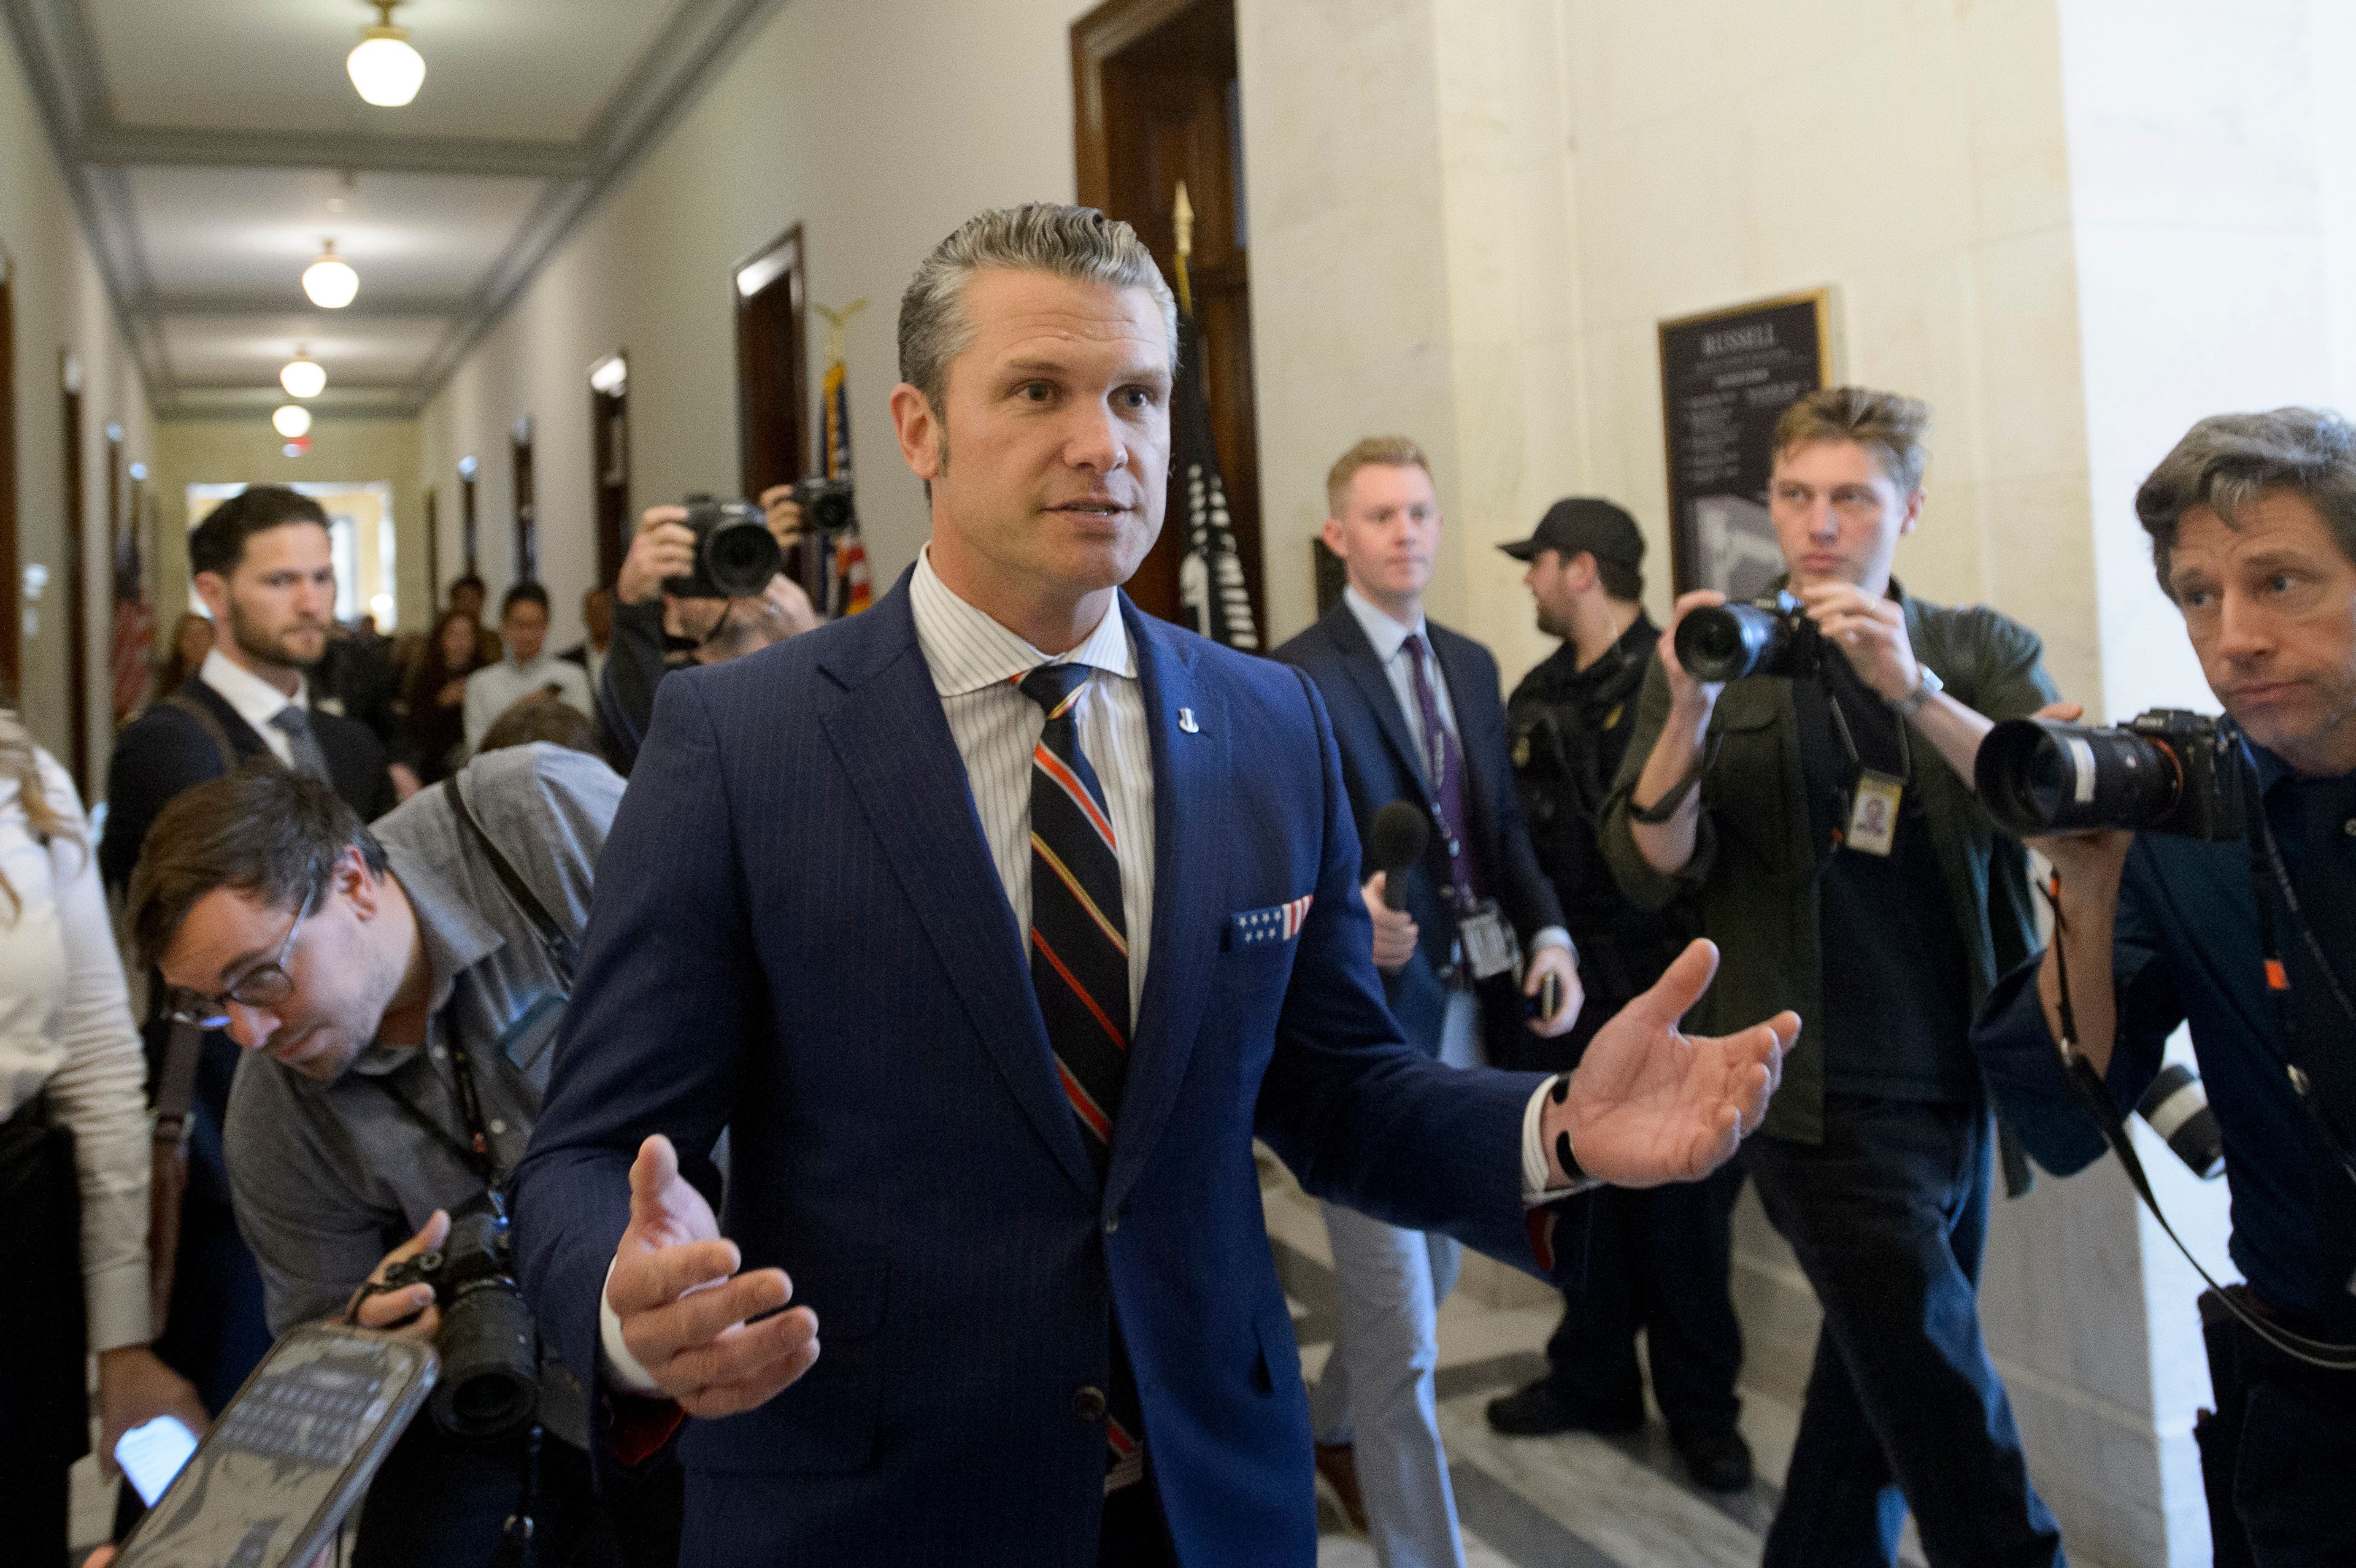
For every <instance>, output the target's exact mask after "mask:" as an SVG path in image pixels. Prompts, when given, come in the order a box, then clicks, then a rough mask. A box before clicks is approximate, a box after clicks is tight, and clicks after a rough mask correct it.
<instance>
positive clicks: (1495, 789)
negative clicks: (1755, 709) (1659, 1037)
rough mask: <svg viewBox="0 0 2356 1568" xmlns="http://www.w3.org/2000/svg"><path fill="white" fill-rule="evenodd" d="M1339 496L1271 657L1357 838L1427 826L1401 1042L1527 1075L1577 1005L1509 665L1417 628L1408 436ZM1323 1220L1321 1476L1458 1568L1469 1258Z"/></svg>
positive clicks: (1376, 907)
mask: <svg viewBox="0 0 2356 1568" xmlns="http://www.w3.org/2000/svg"><path fill="white" fill-rule="evenodd" d="M1325 496H1326V519H1325V528H1324V539H1325V546H1326V548H1327V549H1331V550H1332V551H1333V553H1334V555H1335V556H1336V557H1338V558H1340V560H1341V561H1342V564H1343V567H1344V571H1345V572H1346V573H1347V575H1348V579H1349V583H1348V586H1347V587H1346V588H1344V590H1343V594H1342V600H1341V603H1337V604H1335V605H1334V606H1333V609H1332V610H1331V611H1329V612H1328V613H1326V615H1325V617H1324V618H1323V620H1321V621H1319V622H1318V623H1317V624H1315V625H1313V626H1312V627H1310V628H1309V630H1307V631H1305V632H1303V633H1301V635H1299V636H1297V637H1295V638H1293V639H1292V640H1291V641H1290V642H1289V643H1287V644H1285V645H1283V646H1282V647H1280V648H1279V649H1277V650H1276V656H1277V657H1278V658H1280V659H1281V660H1283V661H1284V662H1285V663H1287V664H1290V665H1295V666H1297V667H1300V669H1301V671H1302V672H1303V673H1304V674H1306V675H1307V676H1308V677H1309V678H1310V679H1311V680H1312V681H1314V682H1315V683H1316V686H1317V691H1318V695H1319V696H1320V697H1322V698H1323V699H1324V701H1325V710H1326V712H1327V713H1328V714H1329V715H1330V716H1331V718H1332V720H1333V740H1334V743H1335V744H1336V746H1337V747H1338V748H1339V749H1340V752H1341V755H1342V782H1343V784H1344V786H1345V788H1346V789H1347V791H1348V793H1349V805H1350V815H1351V816H1352V818H1353V820H1354V822H1355V826H1356V828H1357V833H1358V837H1360V839H1361V840H1364V839H1365V837H1366V835H1367V830H1368V827H1369V826H1370V825H1371V824H1372V823H1373V821H1374V817H1375V814H1376V812H1378V811H1380V810H1381V809H1382V808H1383V807H1384V806H1386V805H1389V804H1390V803H1391V802H1393V801H1406V802H1407V803H1408V804H1409V805H1413V806H1414V807H1415V808H1416V810H1417V811H1419V812H1420V813H1422V814H1423V815H1424V816H1427V817H1428V818H1429V819H1430V823H1431V834H1430V838H1429V839H1428V840H1427V841H1426V845H1425V850H1424V854H1423V857H1422V859H1421V860H1420V862H1419V863H1418V864H1416V865H1413V866H1410V867H1408V868H1406V869H1405V871H1404V872H1403V873H1402V875H1403V882H1402V886H1401V887H1400V888H1399V889H1398V890H1395V892H1396V893H1397V894H1398V895H1403V896H1401V897H1400V899H1399V902H1400V907H1399V908H1397V909H1392V908H1389V907H1387V900H1386V897H1385V891H1386V890H1385V880H1386V873H1385V872H1383V871H1380V870H1373V874H1372V876H1371V877H1369V879H1368V880H1367V882H1366V886H1365V891H1364V895H1363V896H1364V897H1365V902H1366V908H1367V911H1368V912H1369V913H1370V914H1371V915H1372V917H1373V920H1374V923H1375V961H1376V966H1377V967H1378V968H1380V969H1381V971H1382V974H1383V991H1384V995H1385V997H1387V999H1388V1001H1389V1003H1390V1008H1391V1014H1392V1016H1393V1017H1394V1018H1396V1019H1398V1026H1399V1032H1400V1033H1401V1035H1402V1036H1404V1037H1405V1038H1406V1040H1408V1043H1410V1044H1412V1045H1415V1046H1418V1047H1420V1048H1421V1049H1422V1050H1423V1051H1426V1052H1428V1053H1430V1055H1433V1056H1436V1057H1438V1058H1439V1059H1440V1061H1443V1062H1445V1063H1447V1064H1448V1065H1450V1066H1451V1067H1470V1066H1473V1065H1476V1064H1478V1063H1481V1062H1483V1061H1485V1060H1488V1059H1489V1058H1490V1057H1491V1056H1492V1055H1493V1054H1494V1057H1495V1059H1496V1060H1497V1061H1499V1063H1500V1064H1501V1065H1503V1064H1509V1063H1510V1064H1515V1065H1518V1064H1519V1060H1518V1058H1517V1057H1516V1056H1515V1055H1514V1054H1512V1053H1513V1052H1514V1051H1515V1046H1516V1044H1517V1039H1516V1037H1519V1038H1520V1039H1521V1040H1526V1039H1527V1037H1528V1035H1530V1034H1532V1033H1535V1034H1537V1035H1540V1036H1544V1037H1548V1038H1551V1037H1553V1036H1557V1035H1560V1034H1562V1033H1564V1032H1565V1031H1566V1030H1568V1029H1569V1028H1570V1027H1571V1024H1572V1022H1573V1021H1574V1020H1575V1019H1577V1018H1578V1016H1579V1010H1580V989H1579V965H1578V961H1577V957H1576V955H1574V954H1573V953H1572V951H1571V944H1570V937H1569V933H1566V932H1565V930H1564V929H1563V920H1562V906H1561V902H1560V901H1559V900H1558V899H1557V897H1556V896H1555V891H1554V888H1553V886H1552V885H1551V884H1550V883H1548V882H1547V878H1546V873H1545V872H1544V871H1543V870H1542V869H1540V868H1539V866H1538V862H1537V855H1536V854H1535V853H1534V852H1533V851H1532V850H1531V848H1530V839H1529V834H1528V832H1527V830H1526V828H1525V827H1523V826H1522V813H1521V805H1520V803H1519V801H1518V799H1517V798H1516V796H1515V789H1514V770H1513V765H1512V763H1511V760H1510V759H1509V757H1508V755H1507V753H1506V749H1505V704H1504V702H1503V701H1502V700H1501V699H1500V697H1499V695H1498V691H1499V683H1498V679H1497V661H1496V660H1495V659H1494V658H1492V657H1491V656H1490V655H1489V650H1488V649H1486V648H1484V647H1483V646H1482V645H1480V644H1478V643H1476V642H1474V641H1472V639H1471V638H1469V637H1465V636H1461V635H1458V634H1456V633H1454V632H1451V631H1450V630H1448V628H1446V627H1445V626H1438V625H1434V624H1431V623H1430V621H1429V620H1427V619H1426V618H1425V617H1424V613H1423V592H1424V590H1425V588H1426V587H1428V586H1429V585H1430V581H1431V572H1432V567H1433V565H1434V563H1435V562H1436V560H1437V559H1438V554H1439V546H1440V497H1439V495H1438V493H1437V491H1435V490H1434V488H1433V487H1432V483H1431V470H1430V464H1428V463H1427V462H1426V460H1425V458H1424V455H1423V450H1422V449H1421V448H1420V447H1419V446H1418V445H1417V444H1416V443H1414V442H1413V441H1411V440H1409V439H1408V438H1407V437H1405V436H1372V437H1369V438H1368V439H1366V440H1365V441H1362V442H1360V443H1357V444H1356V445H1355V446H1353V447H1352V448H1351V449H1350V450H1349V451H1348V452H1345V453H1343V454H1342V457H1341V460H1340V461H1339V462H1337V463H1335V464H1333V470H1332V472H1331V473H1329V474H1328V475H1326V478H1325ZM1366 869H1369V870H1372V868H1366ZM1517 970H1518V971H1519V973H1518V974H1517V973H1516V971H1517ZM1547 976H1553V978H1554V981H1555V983H1556V985H1557V986H1558V987H1559V991H1560V995H1559V997H1558V1006H1557V1007H1556V1008H1555V1009H1554V1010H1553V1011H1552V1012H1551V1013H1549V1014H1547V1016H1545V1017H1543V1018H1533V1017H1530V1016H1529V1009H1528V1008H1526V1006H1525V1005H1524V1002H1523V997H1524V996H1525V995H1527V996H1529V997H1537V996H1538V995H1539V993H1540V991H1541V988H1542V987H1543V986H1544V984H1545V981H1546V979H1547ZM1517 982H1518V984H1517ZM1493 1041H1494V1047H1493V1046H1492V1045H1491V1044H1490V1042H1493ZM1324 1211H1325V1229H1326V1233H1327V1235H1328V1237H1329V1238H1330V1239H1331V1241H1332V1243H1333V1271H1334V1274H1335V1275H1336V1276H1337V1278H1338V1280H1339V1282H1340V1285H1341V1291H1342V1326H1341V1331H1340V1333H1339V1334H1338V1335H1337V1336H1336V1337H1335V1341H1334V1346H1333V1355H1332V1357H1331V1359H1329V1360H1327V1362H1326V1364H1325V1375H1324V1376H1323V1378H1322V1379H1320V1380H1319V1381H1318V1385H1317V1390H1316V1393H1315V1396H1314V1397H1313V1398H1312V1401H1311V1415H1312V1419H1313V1420H1314V1421H1315V1423H1316V1431H1317V1458H1318V1464H1319V1467H1320V1468H1321V1469H1323V1470H1324V1471H1325V1472H1326V1473H1327V1474H1328V1475H1329V1476H1330V1477H1332V1478H1333V1481H1334V1484H1335V1487H1336V1488H1337V1489H1338V1490H1339V1491H1340V1493H1341V1495H1342V1498H1343V1501H1344V1506H1345V1507H1346V1506H1348V1504H1349V1503H1350V1502H1351V1501H1352V1500H1353V1499H1354V1495H1355V1496H1356V1497H1358V1498H1362V1499H1363V1503H1362V1507H1363V1510H1364V1522H1365V1528H1366V1531H1367V1533H1368V1534H1369V1535H1370V1536H1371V1537H1372V1538H1373V1540H1374V1542H1375V1548H1376V1555H1378V1556H1379V1557H1380V1558H1381V1559H1382V1561H1383V1562H1384V1563H1385V1564H1386V1568H1403V1565H1407V1564H1425V1563H1462V1562H1463V1560H1464V1559H1463V1549H1462V1545H1461V1543H1460V1542H1459V1541H1458V1539H1457V1531H1456V1504H1455V1499H1454V1496H1453V1494H1452V1492H1451V1488H1450V1486H1449V1481H1448V1456H1447V1455H1446V1454H1445V1453H1444V1452H1442V1450H1441V1447H1440V1422H1439V1414H1438V1411H1437V1409H1436V1408H1435V1405H1434V1395H1433V1389H1432V1371H1433V1369H1434V1368H1435V1367H1436V1366H1437V1365H1438V1363H1439V1338H1438V1330H1439V1312H1440V1303H1441V1302H1442V1301H1444V1300H1445V1299H1447V1296H1448V1292H1449V1290H1450V1289H1451V1287H1452V1286H1453V1285H1455V1283H1456V1274H1457V1269H1458V1266H1459V1264H1461V1263H1462V1252H1461V1250H1460V1249H1459V1247H1458V1245H1457V1243H1456V1242H1455V1240H1454V1239H1453V1238H1452V1237H1450V1236H1447V1235H1444V1234H1433V1235H1430V1236H1426V1235H1424V1234H1422V1233H1420V1232H1417V1231H1413V1230H1403V1229H1399V1228H1398V1227H1395V1226H1391V1225H1387V1224H1385V1223H1383V1222H1382V1221H1379V1220H1376V1219H1374V1218H1372V1217H1371V1216H1368V1215H1365V1214H1362V1213H1359V1212H1358V1211H1355V1209H1351V1208H1348V1207H1345V1206H1344V1205H1343V1204H1340V1203H1334V1202H1330V1201H1329V1202H1327V1203H1326V1204H1325V1205H1324ZM1353 1455H1355V1463H1352V1462H1351V1459H1350V1457H1349V1456H1353Z"/></svg>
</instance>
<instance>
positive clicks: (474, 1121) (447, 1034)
mask: <svg viewBox="0 0 2356 1568" xmlns="http://www.w3.org/2000/svg"><path fill="white" fill-rule="evenodd" d="M527 1016H529V1015H527ZM439 1021H440V1023H441V1026H442V1040H443V1048H444V1051H446V1052H447V1053H448V1054H449V1058H450V1067H451V1078H452V1080H453V1084H452V1086H453V1089H454V1090H455V1097H456V1099H457V1102H458V1115H460V1116H461V1117H462V1118H464V1120H465V1121H466V1137H465V1138H463V1139H462V1138H460V1137H459V1136H457V1135H456V1134H455V1133H453V1132H452V1131H451V1130H450V1129H449V1128H448V1127H446V1126H444V1125H442V1124H441V1123H440V1122H438V1121H436V1120H434V1117H433V1116H432V1115H430V1114H429V1113H428V1112H427V1111H426V1110H425V1108H424V1107H423V1106H422V1105H420V1104H417V1102H415V1101H414V1100H412V1099H411V1098H410V1097H409V1096H408V1095H406V1094H404V1093H402V1092H401V1090H400V1089H399V1088H398V1087H396V1086H395V1085H394V1084H393V1083H392V1081H391V1079H390V1078H386V1079H380V1080H379V1082H380V1083H382V1084H383V1087H384V1092H385V1093H386V1095H387V1096H389V1097H390V1098H391V1101H392V1106H393V1109H394V1110H396V1111H398V1112H400V1113H401V1114H402V1116H404V1117H405V1118H407V1119H408V1120H409V1121H410V1122H411V1123H412V1125H415V1126H416V1127H417V1129H418V1130H419V1131H421V1132H423V1133H424V1134H425V1135H426V1136H429V1137H431V1138H432V1139H433V1140H434V1142H436V1143H438V1144H440V1145H441V1146H442V1147H444V1148H446V1149H448V1150H449V1151H450V1152H451V1153H452V1154H454V1155H456V1156H457V1157H458V1160H459V1163H461V1164H463V1165H464V1166H466V1168H467V1169H469V1170H471V1171H473V1172H474V1173H475V1175H476V1176H477V1178H479V1179H481V1181H482V1183H483V1186H484V1187H485V1188H486V1189H487V1190H489V1191H492V1192H498V1190H500V1189H501V1188H503V1187H504V1186H505V1185H506V1177H505V1175H504V1174H503V1173H502V1172H501V1171H500V1169H499V1167H498V1158H497V1157H496V1156H494V1155H493V1154H492V1152H491V1135H490V1130H489V1127H488V1125H487V1123H486V1122H485V1121H484V1118H483V1095H482V1089H481V1086H480V1085H479V1084H477V1082H476V1080H475V1058H474V1053H473V1052H471V1051H468V1050H467V1049H466V1040H465V1039H464V1038H463V1037H462V1036H461V1035H460V1034H459V1032H458V1019H457V1004H456V1001H455V998H453V1000H452V1002H451V1004H450V1005H449V1006H447V1007H445V1008H443V1009H442V1012H441V1015H440V1019H439Z"/></svg>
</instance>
